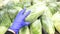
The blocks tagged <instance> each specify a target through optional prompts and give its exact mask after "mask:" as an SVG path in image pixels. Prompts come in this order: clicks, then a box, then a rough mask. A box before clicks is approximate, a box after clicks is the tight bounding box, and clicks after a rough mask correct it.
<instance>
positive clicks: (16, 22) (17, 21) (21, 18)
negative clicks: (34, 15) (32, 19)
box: [9, 9, 30, 34]
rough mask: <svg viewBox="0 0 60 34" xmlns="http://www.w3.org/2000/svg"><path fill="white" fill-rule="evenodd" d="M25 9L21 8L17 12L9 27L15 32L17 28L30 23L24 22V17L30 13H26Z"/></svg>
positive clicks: (17, 30)
mask: <svg viewBox="0 0 60 34" xmlns="http://www.w3.org/2000/svg"><path fill="white" fill-rule="evenodd" d="M25 11H26V9H23V10H21V11H20V12H19V13H18V14H17V16H16V18H15V20H14V21H13V24H12V26H11V27H10V28H9V29H11V30H13V31H14V32H15V33H16V34H18V32H19V29H21V28H22V27H24V26H28V25H29V24H30V23H29V22H25V18H26V17H27V16H28V15H29V14H30V11H28V12H26V13H25Z"/></svg>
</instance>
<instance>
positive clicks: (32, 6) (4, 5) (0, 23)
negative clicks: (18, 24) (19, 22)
mask: <svg viewBox="0 0 60 34" xmlns="http://www.w3.org/2000/svg"><path fill="white" fill-rule="evenodd" d="M24 7H25V8H26V12H27V11H28V10H30V11H31V13H30V14H29V15H28V16H27V18H26V19H25V21H29V22H30V23H31V24H30V25H29V26H25V27H23V28H21V30H20V31H19V34H43V31H42V28H43V29H44V30H45V32H46V33H47V34H60V0H0V34H4V33H5V32H6V31H7V29H8V28H9V27H10V26H11V25H12V23H13V21H14V19H15V17H16V15H17V13H18V12H20V11H21V10H22V9H23V8H24ZM56 30H57V31H56ZM56 32H58V33H56Z"/></svg>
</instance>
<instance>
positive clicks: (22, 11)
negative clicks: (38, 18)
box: [18, 8, 26, 14]
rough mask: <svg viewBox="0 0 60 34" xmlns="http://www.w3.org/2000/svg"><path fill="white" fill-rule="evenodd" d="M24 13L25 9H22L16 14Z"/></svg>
mask: <svg viewBox="0 0 60 34" xmlns="http://www.w3.org/2000/svg"><path fill="white" fill-rule="evenodd" d="M25 11H26V8H24V9H22V10H21V11H20V12H19V13H18V14H24V12H25Z"/></svg>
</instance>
